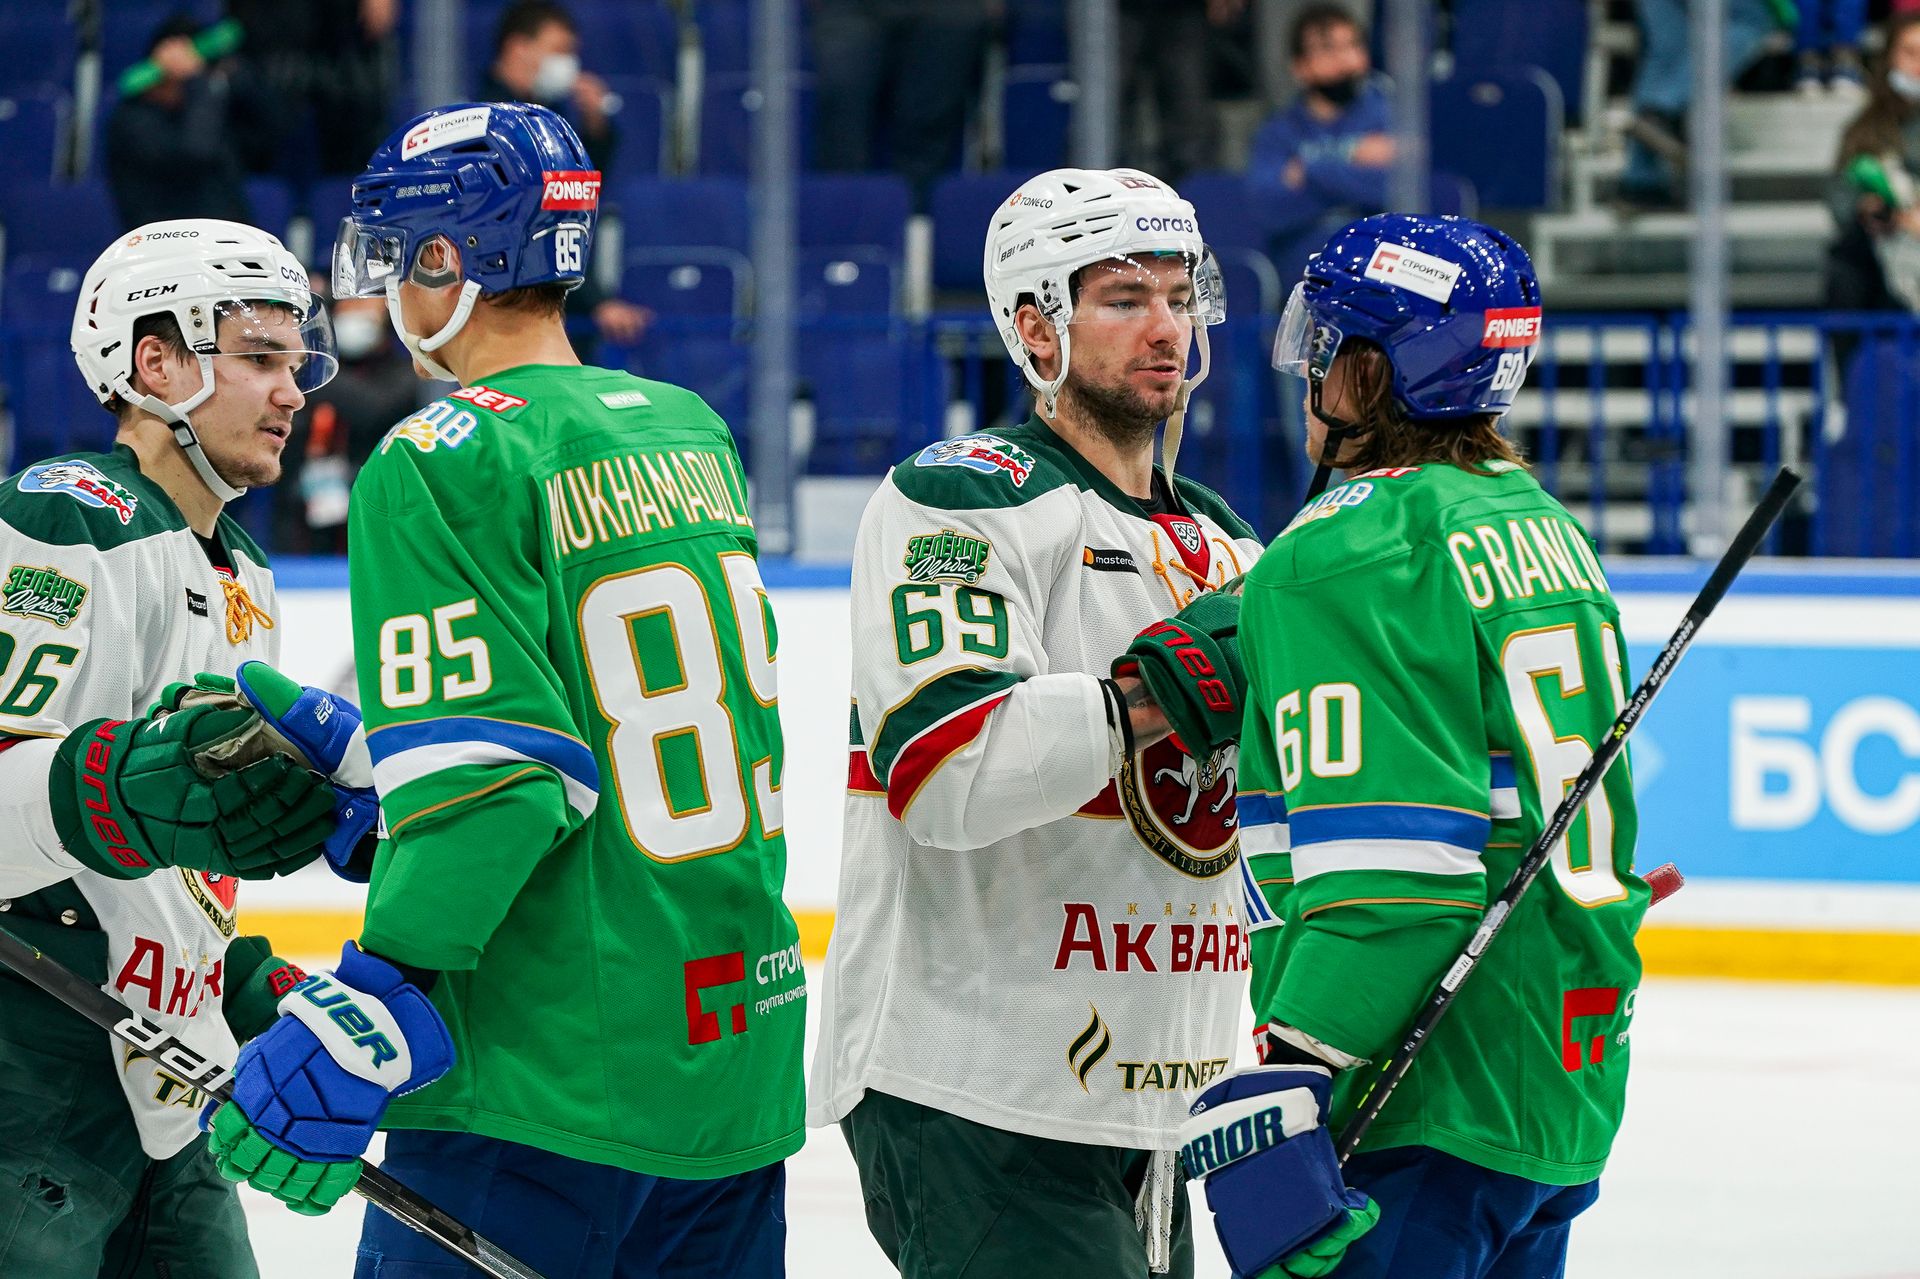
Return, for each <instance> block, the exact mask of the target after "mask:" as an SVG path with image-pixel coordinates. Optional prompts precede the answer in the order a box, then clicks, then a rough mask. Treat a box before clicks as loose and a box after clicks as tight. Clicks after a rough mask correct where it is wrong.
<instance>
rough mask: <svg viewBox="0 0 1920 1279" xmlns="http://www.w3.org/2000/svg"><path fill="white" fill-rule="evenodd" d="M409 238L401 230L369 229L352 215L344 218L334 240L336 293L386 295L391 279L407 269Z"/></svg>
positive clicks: (334, 285) (336, 294)
mask: <svg viewBox="0 0 1920 1279" xmlns="http://www.w3.org/2000/svg"><path fill="white" fill-rule="evenodd" d="M406 243H407V242H406V237H405V236H403V235H401V234H400V233H399V232H398V231H387V230H369V229H368V228H366V227H363V226H361V225H360V224H359V223H358V222H356V221H354V220H353V218H351V217H346V218H342V219H341V220H340V232H339V234H338V235H336V236H335V237H334V241H333V296H334V297H336V298H377V297H385V296H386V292H387V281H388V280H392V279H398V278H400V275H401V272H403V271H404V270H405V269H406V263H405V261H404V260H403V255H404V253H405V251H406Z"/></svg>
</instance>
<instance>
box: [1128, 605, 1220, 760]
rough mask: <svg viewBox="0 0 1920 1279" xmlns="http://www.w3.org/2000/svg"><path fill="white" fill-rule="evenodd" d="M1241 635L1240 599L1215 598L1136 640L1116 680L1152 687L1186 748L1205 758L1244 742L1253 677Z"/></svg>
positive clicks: (1164, 621)
mask: <svg viewBox="0 0 1920 1279" xmlns="http://www.w3.org/2000/svg"><path fill="white" fill-rule="evenodd" d="M1239 636H1240V597H1239V596H1238V595H1233V594H1228V593H1227V592H1225V591H1208V592H1207V593H1206V594H1204V595H1202V596H1200V597H1199V598H1197V599H1195V600H1194V601H1193V602H1192V603H1190V604H1188V605H1187V606H1186V607H1185V608H1183V609H1181V610H1180V611H1179V612H1178V613H1175V614H1174V615H1173V616H1172V617H1169V618H1164V619H1162V620H1161V621H1158V622H1155V623H1154V624H1153V625H1152V626H1149V627H1147V629H1145V630H1144V631H1141V632H1140V633H1139V634H1138V635H1136V636H1134V637H1133V642H1132V643H1131V644H1129V645H1127V651H1126V652H1124V653H1122V654H1121V655H1120V656H1119V657H1118V658H1116V659H1114V663H1113V674H1114V675H1115V676H1116V677H1118V676H1122V675H1138V676H1139V677H1140V678H1141V679H1142V680H1144V681H1145V682H1146V685H1147V691H1149V692H1151V693H1152V694H1153V700H1154V701H1156V702H1158V703H1159V704H1160V709H1161V711H1162V712H1164V713H1165V714H1166V717H1167V723H1168V724H1170V725H1172V727H1173V732H1174V736H1176V737H1178V738H1179V739H1180V747H1181V749H1183V750H1185V751H1186V752H1187V754H1189V755H1192V756H1194V757H1195V758H1196V759H1205V758H1206V757H1207V756H1208V755H1210V754H1211V753H1212V752H1214V751H1216V750H1219V749H1220V748H1221V747H1222V746H1231V745H1233V744H1234V743H1235V742H1238V741H1239V740H1240V717H1241V714H1242V711H1243V710H1244V708H1245V704H1246V696H1247V672H1246V668H1245V667H1243V666H1241V664H1240V638H1239Z"/></svg>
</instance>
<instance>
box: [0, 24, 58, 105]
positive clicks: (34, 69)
mask: <svg viewBox="0 0 1920 1279" xmlns="http://www.w3.org/2000/svg"><path fill="white" fill-rule="evenodd" d="M73 44H74V34H73V28H72V26H70V25H69V24H68V22H67V15H66V6H65V5H51V4H0V49H3V50H5V51H6V56H5V57H4V59H0V93H18V92H22V91H27V90H32V89H36V88H39V87H43V86H51V85H56V84H60V83H63V82H71V80H72V77H73V51H74V50H73Z"/></svg>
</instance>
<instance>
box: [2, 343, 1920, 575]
mask: <svg viewBox="0 0 1920 1279" xmlns="http://www.w3.org/2000/svg"><path fill="white" fill-rule="evenodd" d="M1274 323H1275V320H1274V318H1273V317H1271V316H1257V315H1256V316H1244V317H1236V318H1233V319H1230V320H1228V321H1227V323H1225V324H1223V325H1219V326H1216V327H1215V328H1213V329H1211V330H1210V331H1209V338H1210V341H1211V344H1212V348H1213V371H1212V374H1211V376H1210V377H1209V379H1208V381H1207V382H1206V384H1205V385H1204V386H1203V387H1202V388H1201V389H1200V391H1199V393H1198V395H1197V396H1196V399H1195V403H1194V405H1193V408H1192V411H1191V413H1190V414H1189V418H1188V436H1187V441H1188V442H1187V443H1186V444H1185V445H1184V446H1183V448H1182V451H1181V458H1180V469H1181V471H1182V473H1184V474H1187V475H1190V476H1192V477H1193V478H1195V479H1198V480H1199V481H1201V482H1202V483H1205V484H1208V485H1210V486H1212V487H1214V488H1216V489H1218V490H1219V491H1220V492H1221V493H1222V494H1224V495H1225V496H1226V497H1227V499H1228V500H1229V502H1231V503H1232V504H1233V506H1234V507H1235V508H1236V509H1237V510H1240V511H1242V512H1243V513H1244V514H1246V515H1247V516H1248V517H1249V518H1250V519H1251V520H1252V521H1253V522H1254V523H1255V525H1256V527H1257V528H1258V529H1259V530H1260V531H1261V532H1262V533H1263V534H1269V535H1270V534H1271V533H1272V532H1274V531H1276V530H1277V529H1278V528H1279V527H1280V526H1281V525H1282V524H1284V523H1285V521H1286V519H1287V518H1288V517H1289V516H1290V515H1291V513H1292V511H1293V509H1294V507H1295V505H1296V504H1297V502H1298V500H1299V496H1300V493H1301V490H1302V488H1303V486H1304V484H1305V482H1306V467H1305V466H1304V463H1303V459H1302V455H1301V448H1302V429H1301V421H1302V410H1301V406H1300V398H1301V390H1302V387H1301V384H1300V383H1299V382H1297V381H1295V380H1293V379H1291V378H1286V377H1282V376H1281V375H1279V374H1276V373H1275V372H1274V371H1273V370H1272V369H1271V368H1270V367H1269V363H1268V357H1267V349H1268V346H1269V344H1270V342H1271V337H1272V332H1273V327H1274ZM753 332H754V326H753V322H752V321H750V320H738V319H726V318H715V319H712V320H695V319H676V318H663V319H661V320H659V321H657V322H656V324H655V326H654V328H653V329H652V330H651V331H650V332H649V333H648V334H647V335H646V336H645V337H644V338H643V339H642V340H641V342H640V343H639V344H638V345H636V346H635V347H632V348H630V349H624V350H614V349H608V350H603V351H602V352H601V353H600V358H601V362H603V363H607V364H613V365H623V366H625V367H627V368H630V369H632V370H633V371H635V372H638V373H641V374H643V375H645V376H648V377H653V378H658V379H660V380H663V381H669V382H675V383H679V384H681V385H684V386H688V387H691V388H692V389H694V390H696V391H698V392H699V393H701V394H702V395H703V396H705V397H706V398H707V399H708V401H709V402H710V403H711V404H712V405H713V406H714V408H715V409H716V410H717V411H718V412H719V413H720V414H721V415H722V416H723V417H725V418H726V419H727V420H728V421H729V422H731V423H733V424H734V425H735V427H736V430H740V429H743V428H744V424H745V423H747V422H748V421H750V420H751V419H750V415H749V412H748V410H749V407H750V406H749V404H748V394H749V379H748V376H747V374H748V368H749V361H748V357H749V352H750V347H751V344H752V341H753ZM796 332H797V338H798V340H797V341H796V344H795V350H796V356H797V372H798V379H797V388H796V391H797V398H796V411H795V412H794V414H793V417H792V420H793V422H794V429H795V459H796V462H795V464H796V468H797V469H798V471H799V472H800V473H801V474H802V475H813V476H821V475H859V474H875V473H878V472H880V471H883V470H885V469H886V467H887V466H889V465H890V464H892V463H893V462H895V461H897V460H899V459H900V458H902V457H904V456H906V455H907V454H908V453H910V452H912V451H913V450H914V449H916V448H919V447H921V446H923V445H925V444H926V443H928V442H929V441H931V440H934V439H938V438H941V437H943V436H947V435H951V434H956V433H959V432H960V431H963V430H992V429H994V428H996V427H1004V426H1005V425H1007V424H1009V423H1010V422H1013V421H1017V420H1019V419H1020V418H1022V417H1024V416H1025V415H1026V413H1027V411H1028V406H1029V403H1030V400H1029V397H1028V395H1027V392H1026V389H1025V386H1024V383H1023V382H1022V380H1021V378H1020V376H1019V374H1018V372H1017V370H1015V368H1014V366H1013V364H1012V362H1011V361H1010V360H1008V359H1007V356H1006V352H1005V350H1004V348H1003V347H1002V346H1001V343H1000V339H999V336H998V335H997V333H996V332H995V331H994V330H993V328H992V326H991V325H990V324H989V323H988V322H987V321H986V319H985V318H984V317H981V316H979V315H977V314H974V313H966V314H951V315H937V316H935V317H933V318H931V319H928V320H925V321H917V322H914V321H906V320H902V319H898V318H894V317H888V316H871V317H868V316H836V317H826V318H805V319H801V320H799V321H797V322H796ZM1728 332H1729V338H1728V346H1729V354H1728V368H1729V390H1728V394H1727V395H1726V396H1725V398H1724V404H1725V407H1726V413H1727V417H1728V423H1727V425H1728V432H1727V435H1728V438H1729V441H1730V447H1729V456H1728V457H1727V458H1726V459H1725V462H1724V464H1725V466H1726V467H1727V468H1728V469H1729V470H1730V471H1731V472H1732V473H1733V475H1734V476H1735V477H1736V478H1737V479H1739V480H1740V481H1743V482H1744V483H1745V484H1746V485H1747V486H1748V487H1750V488H1752V489H1755V490H1756V491H1757V488H1758V486H1759V485H1760V484H1761V483H1763V482H1764V478H1765V476H1766V475H1768V474H1770V473H1771V472H1772V470H1773V469H1774V467H1775V466H1777V465H1778V464H1779V463H1781V462H1783V461H1785V462H1794V463H1797V464H1799V465H1802V466H1804V467H1806V468H1807V469H1808V470H1809V472H1810V474H1811V476H1812V479H1813V483H1812V484H1810V485H1809V486H1808V492H1809V496H1808V498H1807V499H1806V500H1805V501H1804V502H1803V503H1802V504H1801V506H1800V508H1799V509H1797V510H1796V511H1795V512H1794V513H1793V515H1792V516H1790V518H1789V519H1788V520H1787V521H1785V522H1783V525H1782V527H1781V528H1779V529H1777V530H1776V531H1775V533H1774V534H1773V537H1772V539H1771V542H1770V545H1769V550H1771V551H1774V552H1776V553H1785V554H1803V555H1830V556H1831V555H1842V556H1920V515H1917V514H1916V511H1915V506H1916V503H1917V502H1920V442H1917V438H1916V432H1917V431H1920V422H1916V420H1915V417H1916V412H1920V410H1917V409H1916V402H1920V363H1917V362H1916V359H1915V356H1916V354H1920V350H1917V349H1916V348H1920V321H1916V319H1915V317H1913V316H1909V315H1904V314H1840V313H1818V312H1807V313H1743V314H1736V315H1734V316H1733V317H1732V320H1731V323H1730V325H1729V331H1728ZM1690 340H1691V337H1690V332H1689V326H1688V323H1687V319H1686V316H1685V315H1684V314H1680V313H1608V314H1562V315H1554V316H1551V317H1550V319H1549V323H1548V326H1547V329H1546V331H1545V334H1544V336H1543V339H1542V346H1541V350H1540V352H1539V355H1538V357H1537V358H1536V359H1535V361H1534V364H1533V367H1532V370H1531V372H1530V373H1529V375H1528V382H1527V387H1526V389H1525V390H1524V391H1523V392H1522V393H1521V396H1520V398H1519V401H1518V403H1517V404H1516V405H1515V407H1514V410H1513V412H1512V414H1511V415H1510V416H1509V417H1508V419H1507V427H1508V430H1509V432H1510V433H1511V434H1512V435H1513V436H1514V437H1515V438H1516V439H1517V440H1518V441H1519V442H1520V443H1521V444H1522V446H1523V447H1524V449H1525V450H1526V452H1527V454H1528V456H1529V457H1530V458H1531V459H1533V461H1534V463H1535V465H1536V467H1537V470H1538V474H1539V476H1540V479H1541V481H1542V483H1543V484H1545V485H1546V486H1547V487H1548V488H1549V489H1550V490H1552V491H1553V492H1554V493H1556V494H1557V495H1558V496H1559V497H1560V498H1561V500H1562V501H1564V502H1566V503H1567V505H1568V506H1569V507H1570V508H1571V509H1572V510H1573V512H1574V513H1575V514H1576V515H1577V516H1579V517H1580V518H1581V519H1582V520H1583V521H1585V522H1586V524H1587V526H1588V528H1589V529H1590V530H1591V531H1592V532H1593V533H1594V535H1595V536H1596V537H1597V538H1598V539H1599V540H1600V542H1601V544H1602V547H1603V549H1605V550H1607V551H1609V552H1642V553H1648V554H1678V553H1684V552H1685V551H1686V550H1687V549H1688V546H1687V523H1686V505H1687V499H1688V479H1689V435H1688V430H1687V422H1688V420H1689V413H1690V409H1689V399H1690V390H1689V384H1690V380H1691V373H1690V363H1691V356H1690V352H1689V344H1690ZM0 383H3V384H4V386H5V388H6V392H7V406H8V409H9V413H8V415H7V421H8V422H10V424H11V428H12V429H11V434H10V435H9V436H8V437H7V439H6V442H5V443H6V449H5V452H6V456H7V459H8V467H9V470H17V469H18V468H19V467H21V466H24V465H25V464H26V463H28V462H30V461H32V460H33V459H34V458H36V457H41V456H46V455H49V454H52V453H56V452H63V451H68V450H72V449H85V448H99V447H103V446H104V445H105V443H106V441H107V440H108V439H110V438H111V423H110V421H109V420H108V419H107V417H106V415H105V414H104V413H103V412H102V411H101V410H100V409H98V408H97V407H95V406H94V405H93V403H92V400H91V397H89V396H88V395H87V392H86V389H85V387H84V386H83V385H82V384H81V381H80V378H79V375H78V372H77V370H75V369H74V367H73V363H72V358H71V356H70V355H69V354H68V351H67V348H66V341H65V336H64V334H54V333H48V332H46V331H45V330H36V331H32V332H22V331H17V330H10V329H8V328H6V327H4V326H0ZM740 444H741V448H742V451H743V452H751V447H752V445H751V441H750V440H749V439H746V438H745V437H744V436H743V437H742V438H741V440H740ZM1734 487H1735V489H1736V496H1737V489H1738V487H1739V486H1738V485H1736V486H1734ZM255 522H257V523H259V524H264V519H263V518H261V517H256V521H255Z"/></svg>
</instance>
